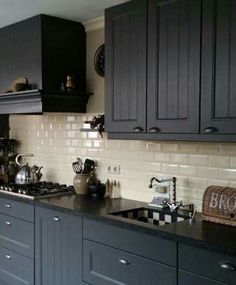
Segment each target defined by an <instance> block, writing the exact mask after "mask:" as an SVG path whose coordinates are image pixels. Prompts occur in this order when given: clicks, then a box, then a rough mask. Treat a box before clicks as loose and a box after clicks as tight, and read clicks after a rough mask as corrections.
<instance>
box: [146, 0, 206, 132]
mask: <svg viewBox="0 0 236 285" xmlns="http://www.w3.org/2000/svg"><path fill="white" fill-rule="evenodd" d="M148 13H149V14H148V15H149V16H148V31H149V34H148V108H147V131H148V132H153V133H158V132H161V133H198V132H199V92H200V91H199V90H200V80H199V78H200V51H201V49H200V27H201V1H200V0H173V1H167V0H151V1H149V10H148Z"/></svg>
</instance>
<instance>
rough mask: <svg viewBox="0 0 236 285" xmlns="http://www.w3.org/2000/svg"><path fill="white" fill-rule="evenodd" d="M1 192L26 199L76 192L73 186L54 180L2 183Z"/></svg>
mask: <svg viewBox="0 0 236 285" xmlns="http://www.w3.org/2000/svg"><path fill="white" fill-rule="evenodd" d="M0 193H4V194H9V195H13V196H17V197H22V198H26V199H31V200H34V199H42V198H49V197H53V196H61V195H69V194H72V193H74V187H73V186H67V185H65V184H59V183H52V182H45V181H44V182H39V183H35V184H23V185H18V184H15V183H11V184H10V185H9V186H6V185H1V186H0Z"/></svg>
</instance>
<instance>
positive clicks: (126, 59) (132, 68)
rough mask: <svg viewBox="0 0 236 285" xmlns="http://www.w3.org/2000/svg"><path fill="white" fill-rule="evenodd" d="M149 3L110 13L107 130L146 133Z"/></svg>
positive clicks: (136, 3)
mask: <svg viewBox="0 0 236 285" xmlns="http://www.w3.org/2000/svg"><path fill="white" fill-rule="evenodd" d="M146 41H147V2H146V1H143V0H134V1H131V2H128V3H125V4H122V5H119V6H116V7H112V8H110V9H107V10H106V94H107V96H106V116H105V119H106V130H107V131H108V132H144V131H146V56H147V54H146V52H147V46H146Z"/></svg>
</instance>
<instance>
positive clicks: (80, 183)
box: [74, 174, 90, 195]
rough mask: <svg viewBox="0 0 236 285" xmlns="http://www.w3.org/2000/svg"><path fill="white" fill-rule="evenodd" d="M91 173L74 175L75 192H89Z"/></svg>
mask: <svg viewBox="0 0 236 285" xmlns="http://www.w3.org/2000/svg"><path fill="white" fill-rule="evenodd" d="M89 179H90V175H89V174H76V175H75V177H74V188H75V193H76V194H78V195H86V194H88V182H89Z"/></svg>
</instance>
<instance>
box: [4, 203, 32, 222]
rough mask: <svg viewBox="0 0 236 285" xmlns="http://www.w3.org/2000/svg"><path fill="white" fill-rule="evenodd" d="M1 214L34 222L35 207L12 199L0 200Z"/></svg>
mask: <svg viewBox="0 0 236 285" xmlns="http://www.w3.org/2000/svg"><path fill="white" fill-rule="evenodd" d="M0 213H2V214H5V215H10V216H12V217H16V218H19V219H22V220H26V221H29V222H32V223H33V222H34V206H33V205H29V204H26V203H21V202H18V201H14V200H11V199H5V198H0Z"/></svg>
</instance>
